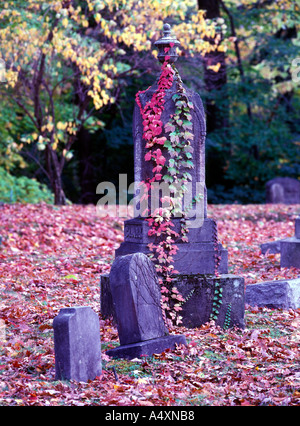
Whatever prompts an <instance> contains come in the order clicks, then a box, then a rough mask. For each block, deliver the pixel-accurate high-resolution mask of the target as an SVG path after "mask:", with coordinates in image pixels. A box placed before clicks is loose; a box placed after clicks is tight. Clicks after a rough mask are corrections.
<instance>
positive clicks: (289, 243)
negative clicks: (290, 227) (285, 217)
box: [260, 216, 300, 268]
mask: <svg viewBox="0 0 300 426" xmlns="http://www.w3.org/2000/svg"><path fill="white" fill-rule="evenodd" d="M260 248H261V252H262V254H266V253H267V252H268V253H280V266H281V267H282V268H290V267H291V266H293V267H295V268H300V216H299V217H297V218H296V220H295V236H294V237H290V238H285V239H282V240H277V241H271V242H269V243H264V244H261V246H260Z"/></svg>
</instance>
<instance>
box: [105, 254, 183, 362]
mask: <svg viewBox="0 0 300 426" xmlns="http://www.w3.org/2000/svg"><path fill="white" fill-rule="evenodd" d="M110 289H111V294H112V298H113V303H114V310H115V315H116V321H117V327H118V333H119V339H120V343H121V345H120V346H119V347H117V348H115V349H111V350H109V351H107V354H108V355H109V356H112V357H115V358H128V359H131V358H136V357H140V356H141V355H152V354H153V353H160V352H163V351H164V350H166V349H167V348H174V347H175V344H186V340H185V337H184V336H183V335H169V333H168V331H167V329H166V327H165V324H164V320H163V313H162V309H161V305H160V300H161V294H160V288H159V283H158V277H157V274H156V271H155V268H154V266H153V263H152V262H151V260H150V259H149V258H148V257H147V256H146V255H144V254H143V253H134V254H131V255H127V256H121V257H118V258H117V259H116V260H115V261H114V263H113V265H112V268H111V272H110Z"/></svg>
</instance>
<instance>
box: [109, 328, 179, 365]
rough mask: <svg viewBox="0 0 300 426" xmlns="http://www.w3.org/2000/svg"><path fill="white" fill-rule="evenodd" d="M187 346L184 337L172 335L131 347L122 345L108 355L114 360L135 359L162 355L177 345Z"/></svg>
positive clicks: (134, 344)
mask: <svg viewBox="0 0 300 426" xmlns="http://www.w3.org/2000/svg"><path fill="white" fill-rule="evenodd" d="M186 344H187V343H186V339H185V336H184V335H181V334H179V335H173V334H170V335H168V336H164V337H158V338H157V339H151V340H145V341H143V342H137V343H131V344H129V345H120V346H118V347H116V348H114V349H110V350H108V351H107V352H106V354H107V355H108V356H110V357H112V358H124V359H133V358H141V357H142V356H151V355H153V354H156V353H162V352H164V351H165V350H166V349H174V348H175V346H176V345H186Z"/></svg>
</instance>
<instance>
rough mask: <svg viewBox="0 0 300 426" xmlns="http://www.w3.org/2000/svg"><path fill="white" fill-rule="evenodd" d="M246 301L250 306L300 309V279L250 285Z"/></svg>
mask: <svg viewBox="0 0 300 426" xmlns="http://www.w3.org/2000/svg"><path fill="white" fill-rule="evenodd" d="M245 301H246V303H247V304H248V305H250V306H259V307H262V306H266V307H267V308H278V309H299V308H300V279H294V280H278V281H267V282H261V283H257V284H251V285H248V286H247V287H246V294H245Z"/></svg>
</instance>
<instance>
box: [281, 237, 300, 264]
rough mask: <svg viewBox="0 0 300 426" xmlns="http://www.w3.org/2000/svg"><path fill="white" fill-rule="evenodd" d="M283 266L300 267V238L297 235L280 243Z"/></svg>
mask: <svg viewBox="0 0 300 426" xmlns="http://www.w3.org/2000/svg"><path fill="white" fill-rule="evenodd" d="M280 250H281V257H280V266H281V267H282V268H290V267H291V266H293V267H295V268H300V239H299V238H296V237H291V238H286V239H285V240H281V243H280Z"/></svg>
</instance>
